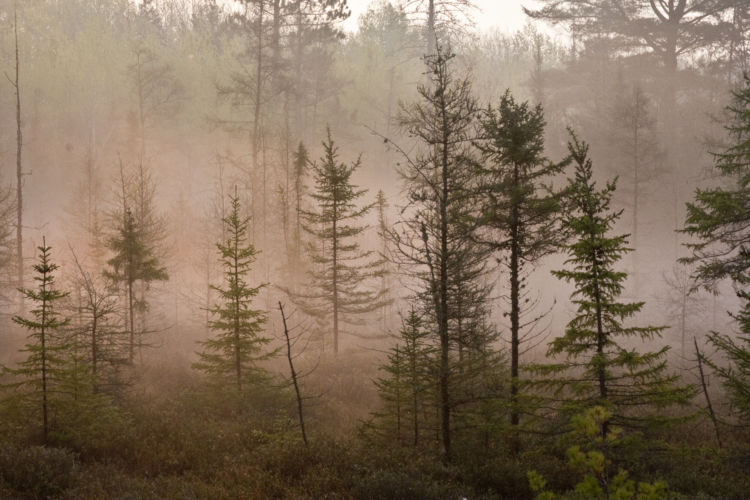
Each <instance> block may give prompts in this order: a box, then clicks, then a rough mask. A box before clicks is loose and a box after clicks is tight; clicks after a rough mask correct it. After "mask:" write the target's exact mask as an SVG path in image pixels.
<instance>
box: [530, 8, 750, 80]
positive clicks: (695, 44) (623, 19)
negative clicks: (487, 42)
mask: <svg viewBox="0 0 750 500" xmlns="http://www.w3.org/2000/svg"><path fill="white" fill-rule="evenodd" d="M541 3H542V5H543V6H542V7H541V8H540V9H538V10H530V9H524V11H525V12H526V14H528V15H529V16H531V17H532V18H534V19H544V20H547V21H550V22H552V23H565V24H567V25H568V26H569V27H570V29H571V31H572V32H573V34H574V35H577V36H579V37H582V38H590V37H599V36H602V35H604V34H606V35H607V36H608V37H612V38H614V39H615V40H616V41H617V42H618V43H619V46H620V48H621V50H623V51H630V50H632V49H646V50H649V51H650V52H651V53H652V54H653V55H654V56H656V57H657V58H658V59H659V60H660V61H661V63H662V65H663V67H664V68H665V69H666V70H667V71H668V72H670V73H675V72H676V71H677V59H678V58H679V57H680V56H682V55H687V54H690V53H693V52H695V51H699V50H701V49H704V48H706V47H709V46H710V45H712V44H715V43H717V42H719V41H722V40H723V39H724V37H725V36H726V34H727V32H728V30H730V24H729V23H728V22H726V21H725V20H724V19H723V15H724V14H725V13H726V12H727V11H729V9H731V8H732V7H733V6H734V5H735V4H736V1H735V0H679V1H670V2H655V1H653V0H542V1H541Z"/></svg>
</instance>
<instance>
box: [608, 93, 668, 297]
mask: <svg viewBox="0 0 750 500" xmlns="http://www.w3.org/2000/svg"><path fill="white" fill-rule="evenodd" d="M620 87H621V92H620V93H619V95H618V96H617V97H616V101H615V105H614V113H613V115H612V118H613V120H612V123H613V127H614V134H613V135H614V139H615V143H616V146H617V149H618V150H619V153H620V154H621V157H622V158H623V165H622V172H623V178H624V179H625V182H627V183H628V185H629V187H630V189H631V199H630V209H631V213H632V216H633V219H632V226H631V233H630V234H631V240H632V244H633V247H635V248H636V252H637V249H638V244H639V239H638V235H639V228H640V223H639V216H640V215H641V213H640V211H641V204H642V201H643V200H642V197H643V188H644V186H648V185H649V183H652V182H654V181H655V180H656V179H657V177H658V175H659V174H660V173H663V171H662V172H660V171H659V170H660V169H659V164H658V162H659V160H660V155H661V151H660V150H659V141H658V132H657V130H656V118H655V117H654V112H653V109H652V108H653V103H652V101H651V99H650V98H649V97H648V95H647V94H646V93H645V92H644V91H643V89H641V87H640V85H638V84H633V85H632V86H631V88H630V89H628V88H627V86H624V85H621V86H620ZM622 87H625V88H622ZM662 170H663V169H662ZM634 255H635V253H634ZM638 267H639V266H638V264H637V261H636V263H635V265H634V266H633V268H634V271H633V272H634V273H637V269H638ZM636 275H637V274H636ZM636 290H637V287H636Z"/></svg>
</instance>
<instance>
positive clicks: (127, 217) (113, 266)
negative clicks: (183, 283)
mask: <svg viewBox="0 0 750 500" xmlns="http://www.w3.org/2000/svg"><path fill="white" fill-rule="evenodd" d="M107 247H108V248H109V249H110V251H112V252H113V253H114V256H113V257H112V258H111V259H109V260H108V261H107V265H108V266H109V269H105V270H104V276H105V277H106V278H107V279H109V280H111V281H112V282H113V283H115V284H118V285H123V286H124V287H125V294H126V300H127V331H128V332H129V335H130V339H129V348H128V359H129V361H130V363H131V364H132V363H133V361H134V360H135V347H136V340H137V345H138V346H139V348H140V346H141V345H142V339H141V338H140V337H141V335H142V334H143V333H144V332H139V334H138V337H139V338H138V339H136V327H135V314H136V311H138V312H139V314H141V315H142V314H143V313H144V312H145V310H146V304H145V303H144V301H139V300H137V297H136V293H137V289H136V286H137V285H138V284H140V285H142V286H144V287H145V286H147V285H148V284H149V283H151V282H152V281H165V280H167V279H169V275H168V274H167V271H166V269H165V268H164V267H162V266H161V264H160V262H159V258H158V257H157V256H156V255H154V248H153V247H151V246H149V245H148V244H147V241H146V228H145V227H144V226H143V225H141V224H139V223H138V221H137V220H136V218H135V216H134V214H133V212H132V211H131V209H130V207H129V206H127V205H125V206H124V207H123V212H122V214H121V218H120V219H119V220H118V221H117V227H116V228H115V232H114V234H113V235H112V236H111V237H110V238H109V239H108V240H107Z"/></svg>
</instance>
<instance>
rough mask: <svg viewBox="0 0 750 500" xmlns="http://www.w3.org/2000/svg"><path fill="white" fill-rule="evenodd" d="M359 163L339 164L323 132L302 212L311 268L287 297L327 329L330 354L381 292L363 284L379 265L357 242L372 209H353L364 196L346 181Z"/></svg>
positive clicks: (379, 269) (376, 274)
mask: <svg viewBox="0 0 750 500" xmlns="http://www.w3.org/2000/svg"><path fill="white" fill-rule="evenodd" d="M360 165H361V163H360V160H359V159H357V161H355V162H353V163H352V164H351V165H347V164H345V163H343V162H341V161H340V160H339V153H338V147H337V146H336V144H335V143H334V142H333V139H332V138H331V131H330V130H328V136H327V138H326V140H325V141H323V157H322V158H321V159H320V160H319V162H316V163H313V164H312V171H313V175H314V177H315V191H314V192H312V193H311V194H310V197H311V198H312V200H313V201H314V203H315V207H314V209H313V210H303V211H302V216H303V218H304V225H303V228H304V229H305V231H307V232H308V233H309V234H311V235H312V236H313V240H312V241H311V242H309V243H308V252H309V254H310V255H311V257H312V269H311V271H310V272H309V278H310V279H309V286H308V287H307V291H305V292H301V291H299V292H295V293H293V294H292V298H293V299H294V301H295V302H296V303H297V304H298V305H299V306H300V308H301V309H302V310H303V311H304V312H305V313H307V314H310V315H312V316H314V317H316V318H317V320H318V325H319V327H320V329H321V332H325V331H327V330H328V329H329V328H330V331H331V332H332V335H333V339H332V341H333V352H334V354H338V352H339V348H340V340H341V339H340V336H341V334H342V333H348V334H350V335H352V334H355V331H354V330H353V329H352V328H348V329H347V327H357V326H360V327H361V326H362V325H363V322H362V319H361V318H362V314H365V313H368V312H372V311H375V310H377V309H379V308H380V307H382V305H383V303H384V301H383V298H382V297H383V295H384V292H383V291H382V290H380V291H378V290H376V284H375V283H368V282H369V281H372V280H373V278H377V277H379V276H380V274H382V265H381V263H380V261H379V260H378V259H374V258H373V252H372V251H365V250H362V249H361V248H360V245H359V242H358V241H357V238H358V237H360V236H361V235H362V234H363V233H364V231H365V230H366V229H367V226H365V225H363V224H361V223H358V221H359V220H361V219H362V218H363V217H365V216H366V215H367V214H368V213H369V211H370V210H371V209H372V207H373V204H369V205H364V206H358V205H357V200H358V199H359V198H361V197H362V196H364V194H365V193H366V192H367V190H366V189H357V186H355V185H353V184H352V181H351V177H352V174H353V173H354V172H355V171H356V170H357V169H358V168H359V167H360Z"/></svg>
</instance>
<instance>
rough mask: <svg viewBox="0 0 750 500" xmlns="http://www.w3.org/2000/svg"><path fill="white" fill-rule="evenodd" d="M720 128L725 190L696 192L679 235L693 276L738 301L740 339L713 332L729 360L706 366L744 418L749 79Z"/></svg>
mask: <svg viewBox="0 0 750 500" xmlns="http://www.w3.org/2000/svg"><path fill="white" fill-rule="evenodd" d="M727 111H728V112H729V114H730V121H729V123H728V124H727V125H726V126H725V128H726V130H727V132H728V133H729V137H730V139H731V140H732V145H731V146H729V147H728V148H727V149H726V150H725V151H723V152H721V153H714V154H713V156H714V161H715V168H716V170H717V171H718V174H719V176H720V177H721V178H722V179H723V180H725V181H726V184H725V186H726V187H714V188H707V189H698V190H696V194H695V201H693V202H691V203H688V204H687V218H686V221H685V228H684V229H683V231H684V232H685V233H687V234H689V235H691V236H694V237H697V238H698V241H697V242H694V243H689V244H687V245H686V246H687V247H688V248H689V249H690V250H691V252H692V255H691V256H690V257H688V258H685V259H683V262H687V263H696V264H697V268H696V270H695V272H694V274H693V277H694V278H695V279H696V280H697V282H698V284H699V285H702V286H704V287H706V288H709V289H713V287H714V286H715V284H716V283H717V282H718V281H720V280H722V279H726V278H729V279H730V280H731V281H732V282H733V284H734V287H735V289H737V294H738V296H739V298H740V300H741V301H742V303H743V307H742V309H741V311H740V312H739V313H737V314H735V315H733V317H734V319H735V320H736V321H737V323H738V325H739V329H740V332H741V335H740V336H738V338H737V339H733V338H732V337H730V336H729V335H726V334H720V333H718V332H712V333H711V335H710V336H709V341H710V342H711V343H712V344H713V345H714V347H716V348H717V350H718V351H719V352H721V353H722V354H723V355H724V356H725V357H726V358H727V361H728V362H729V364H728V365H723V364H721V363H718V362H710V364H711V365H712V367H713V368H714V370H715V372H716V373H717V374H718V375H719V377H720V378H721V380H722V383H723V384H724V386H725V387H726V389H727V391H728V392H729V396H730V399H731V400H732V402H733V404H734V405H735V406H736V408H737V409H738V410H739V412H740V415H741V417H742V418H744V419H748V418H750V292H748V288H747V287H748V285H749V284H750V230H749V229H748V227H750V226H749V225H748V222H750V208H749V207H750V189H749V188H748V187H749V186H750V77H748V76H745V81H744V86H743V87H742V88H741V89H739V90H737V91H735V92H733V102H732V104H731V105H730V106H728V107H727Z"/></svg>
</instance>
